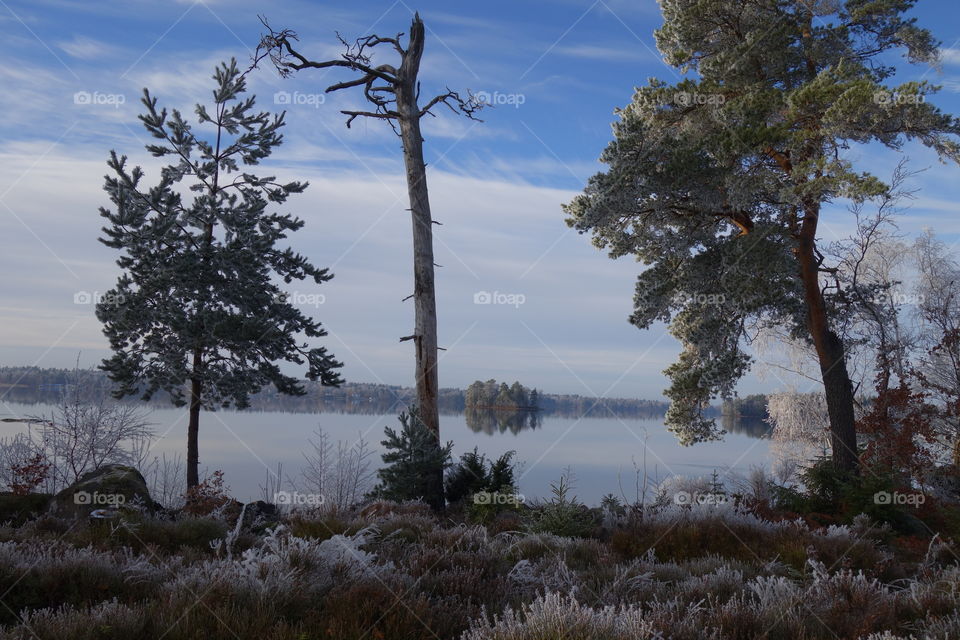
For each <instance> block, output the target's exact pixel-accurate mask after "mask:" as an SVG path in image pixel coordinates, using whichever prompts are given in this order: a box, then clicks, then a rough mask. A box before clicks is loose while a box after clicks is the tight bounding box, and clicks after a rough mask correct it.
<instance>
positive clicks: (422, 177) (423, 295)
mask: <svg viewBox="0 0 960 640" xmlns="http://www.w3.org/2000/svg"><path fill="white" fill-rule="evenodd" d="M423 45H424V27H423V22H422V21H421V20H420V17H419V16H417V17H416V18H414V21H413V23H412V24H411V26H410V43H409V46H408V47H407V51H406V53H405V54H404V56H403V62H402V63H401V66H400V69H399V70H398V73H397V78H398V81H399V82H398V84H397V87H396V99H397V113H399V114H400V117H399V118H398V121H399V126H400V138H401V141H402V144H403V163H404V166H405V168H406V174H407V193H408V195H409V198H410V217H411V220H412V222H413V304H414V334H413V342H414V347H415V349H416V365H415V378H416V384H417V406H418V409H419V411H420V418H421V420H422V421H423V424H424V425H425V426H426V427H427V428H428V429H429V430H430V431H431V432H432V433H433V434H434V436H435V438H436V443H437V446H440V414H439V410H438V408H437V394H438V390H439V382H438V380H439V376H438V373H437V302H436V293H435V286H434V259H433V218H432V216H431V213H430V198H429V193H428V190H427V168H426V164H425V163H424V161H423V136H422V135H421V133H420V116H421V114H420V107H419V106H418V104H417V74H418V73H419V70H420V59H421V57H422V56H423ZM434 485H435V486H434ZM431 488H432V490H433V491H432V493H433V495H432V496H428V497H427V499H428V502H429V503H430V505H431V506H432V507H434V508H435V509H441V510H442V509H443V507H444V497H443V469H438V470H437V474H435V477H433V478H432V480H431Z"/></svg>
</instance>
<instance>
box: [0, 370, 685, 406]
mask: <svg viewBox="0 0 960 640" xmlns="http://www.w3.org/2000/svg"><path fill="white" fill-rule="evenodd" d="M73 375H74V371H73V369H55V368H41V367H0V397H2V398H3V399H4V400H6V401H7V402H17V403H22V404H41V403H42V404H55V403H57V402H59V400H60V397H61V394H62V393H63V392H64V391H65V390H66V389H67V386H68V385H69V384H70V380H71V376H73ZM90 379H91V384H97V385H102V387H103V388H105V389H109V388H111V387H112V384H111V382H110V380H109V379H108V378H107V376H106V375H105V374H104V373H103V372H101V371H91V372H90ZM480 384H481V385H486V384H487V383H483V382H481V383H480ZM475 385H477V383H476V382H475V383H474V384H473V385H471V386H470V387H468V388H467V389H466V390H463V389H456V388H443V389H440V393H439V407H440V411H441V413H444V414H448V415H449V414H458V413H463V412H464V410H465V409H466V408H467V406H468V401H469V399H470V395H471V388H473V389H476V386H475ZM517 387H519V388H522V389H523V394H524V395H523V396H520V395H519V394H517V391H512V393H514V394H515V396H516V397H517V398H519V402H518V404H517V406H521V407H536V408H538V409H539V410H540V413H543V414H551V415H560V416H574V417H578V416H582V415H588V414H589V415H593V416H596V417H611V416H619V417H631V418H651V419H660V418H662V417H663V415H664V412H665V411H666V408H667V403H666V402H663V401H660V400H640V399H636V398H602V399H598V398H593V397H589V396H580V395H566V394H547V393H542V392H541V391H539V390H537V389H527V388H525V387H523V385H519V383H517V384H516V386H511V387H507V392H508V395H509V394H510V393H511V390H512V389H516V388H517ZM304 389H305V390H306V392H307V393H306V394H305V395H302V396H288V395H284V394H281V393H279V392H277V391H276V390H275V389H274V388H273V387H269V388H265V389H263V390H262V391H261V392H259V393H256V394H252V395H251V396H250V409H251V410H253V411H289V412H292V413H321V412H323V413H331V412H343V413H369V414H390V413H399V412H400V411H401V410H404V409H405V408H406V407H409V406H410V405H411V404H414V403H415V402H416V392H415V390H414V389H413V388H410V387H402V386H399V385H387V384H375V383H367V382H347V383H344V384H343V385H342V386H341V387H338V388H334V387H324V386H321V385H320V384H319V383H314V382H310V381H309V380H307V381H304ZM501 391H502V388H501V385H500V384H499V383H497V384H496V392H497V393H496V396H495V397H494V400H495V401H496V400H497V397H498V396H500V393H501ZM502 400H503V401H506V398H503V399H502ZM511 402H517V400H514V399H513V398H511ZM168 403H169V398H167V397H166V395H165V394H164V393H163V392H157V394H156V395H155V396H154V397H153V399H152V400H151V401H150V404H151V405H155V406H158V407H159V406H169V404H168ZM495 404H496V402H495Z"/></svg>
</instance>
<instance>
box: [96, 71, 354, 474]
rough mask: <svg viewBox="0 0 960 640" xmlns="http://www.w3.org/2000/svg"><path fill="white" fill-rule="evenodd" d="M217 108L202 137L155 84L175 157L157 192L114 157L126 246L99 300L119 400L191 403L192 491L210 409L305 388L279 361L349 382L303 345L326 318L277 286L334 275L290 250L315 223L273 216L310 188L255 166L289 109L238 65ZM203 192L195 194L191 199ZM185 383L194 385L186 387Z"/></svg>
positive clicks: (112, 237) (203, 115)
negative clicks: (289, 241)
mask: <svg viewBox="0 0 960 640" xmlns="http://www.w3.org/2000/svg"><path fill="white" fill-rule="evenodd" d="M213 79H214V81H215V83H216V84H215V88H214V91H213V105H212V110H209V111H208V109H207V108H206V107H204V106H202V105H197V107H196V115H197V122H198V124H200V125H208V127H206V129H205V130H204V131H203V132H202V133H201V132H200V131H198V130H197V129H195V128H194V127H193V126H191V125H190V124H188V123H187V122H186V121H185V120H184V119H183V117H182V115H181V114H180V112H179V111H177V110H176V109H174V110H172V111H171V112H169V113H168V112H167V110H166V109H160V110H158V109H157V99H156V98H154V97H153V96H151V95H150V92H149V91H148V90H146V89H144V94H143V99H142V102H143V105H144V107H145V108H146V113H145V114H143V115H141V116H140V120H141V122H143V125H144V127H145V128H146V129H147V131H148V132H149V133H150V134H151V135H152V136H153V137H154V138H157V139H158V140H160V141H161V142H160V143H158V144H151V145H147V150H148V151H149V152H150V153H151V154H152V155H153V156H154V157H158V158H164V157H168V156H169V157H172V159H173V162H172V163H171V164H169V165H168V166H166V167H164V168H163V169H162V170H161V172H160V179H159V182H158V183H157V185H156V186H154V187H150V188H144V187H143V186H142V185H141V181H142V179H143V177H144V172H143V170H142V169H141V168H140V167H139V166H138V167H134V168H133V169H132V170H128V169H127V157H126V156H117V154H116V152H114V151H111V152H110V160H109V161H108V163H107V164H108V165H109V167H110V168H111V169H112V170H113V172H114V174H115V175H113V176H107V177H106V183H105V186H104V189H105V190H106V191H107V193H108V194H109V196H110V200H111V202H113V204H114V210H112V211H111V210H108V209H104V208H101V209H100V215H101V216H103V217H104V218H106V219H107V221H108V222H109V226H107V227H104V228H103V232H104V234H105V237H103V238H101V239H100V240H101V242H103V243H104V244H105V245H107V246H108V247H111V248H114V249H118V250H119V251H121V252H122V255H121V257H120V258H119V259H118V260H117V264H118V265H119V266H120V268H121V269H122V270H123V273H122V274H121V275H120V277H119V279H118V280H117V284H116V286H115V287H114V288H113V289H112V290H110V291H109V292H108V293H107V294H106V295H104V297H103V299H102V300H101V301H100V302H99V303H98V304H97V309H96V312H97V317H98V318H99V319H100V321H101V322H103V331H104V334H105V335H106V337H107V338H108V339H109V341H110V347H111V349H112V350H113V352H114V353H113V356H112V357H111V358H109V359H106V360H104V361H103V364H102V365H101V368H102V369H104V370H105V371H106V372H107V373H108V375H109V376H110V378H111V379H112V380H113V381H114V382H115V383H116V384H117V389H116V392H115V395H116V396H117V397H118V398H119V397H123V396H127V395H132V394H137V393H140V394H142V397H143V399H144V400H149V399H150V397H151V396H152V395H153V394H154V393H156V392H157V391H159V390H164V391H166V392H168V393H169V394H170V396H171V398H172V400H173V402H174V404H175V405H177V406H183V405H184V404H189V407H190V409H189V411H190V420H189V424H188V427H187V486H188V488H190V487H195V486H196V485H197V484H198V482H199V476H198V468H199V450H198V432H199V423H200V410H201V408H205V409H208V410H214V409H216V408H217V407H229V406H231V405H234V406H236V407H238V408H245V407H247V406H248V404H249V396H250V394H252V393H256V392H257V391H259V390H260V389H261V388H263V387H264V386H266V385H269V384H273V385H274V386H275V387H276V389H277V391H279V392H281V393H284V394H289V395H302V394H303V393H304V389H303V386H302V384H301V383H300V382H299V381H298V379H297V378H295V377H292V376H289V375H285V374H283V373H281V371H280V367H279V366H278V364H277V363H278V362H289V363H294V364H304V363H305V364H306V365H307V372H306V377H307V378H308V379H310V380H319V381H320V382H321V383H322V384H324V385H334V386H336V385H338V384H340V382H341V379H340V376H339V374H338V373H337V371H336V370H337V369H338V368H339V367H341V366H342V365H341V364H340V363H339V362H337V361H336V360H335V359H334V358H333V357H332V356H331V355H330V354H328V353H327V350H326V349H325V348H323V347H313V348H311V347H310V346H309V345H308V344H306V343H305V342H302V341H301V338H300V337H299V336H300V335H301V334H302V335H304V336H306V337H309V338H319V337H323V336H325V335H327V333H326V331H325V330H324V329H323V328H322V327H321V325H320V323H319V322H315V321H314V320H312V319H310V318H308V317H306V316H304V315H303V314H302V313H301V312H300V311H299V310H298V309H296V308H295V307H294V306H293V305H291V304H290V302H289V300H288V294H286V293H284V292H283V291H282V290H281V289H280V287H279V286H278V285H277V284H276V282H278V281H283V282H284V283H290V282H292V281H293V280H304V279H307V278H309V279H310V280H312V281H313V282H315V283H317V284H322V283H324V282H326V281H328V280H330V279H331V278H332V277H333V275H332V274H330V273H329V272H328V271H327V270H326V269H319V268H317V267H315V266H313V265H312V264H310V262H309V261H308V260H307V259H306V258H305V257H303V256H302V255H300V254H298V253H295V252H294V251H293V250H292V249H290V248H280V247H277V243H278V242H279V241H281V240H283V239H284V238H286V237H287V234H288V233H289V232H293V231H296V230H298V229H300V228H301V227H302V226H303V224H304V223H303V221H302V220H300V219H298V218H295V217H293V216H291V215H289V214H280V213H271V212H268V210H267V209H268V206H269V205H282V204H283V203H284V202H286V200H287V198H288V197H289V196H290V195H291V194H295V193H300V192H302V191H303V190H304V189H305V188H306V186H307V185H306V183H301V182H289V183H286V184H281V183H278V182H276V181H275V178H273V177H265V178H260V177H257V176H255V175H252V174H250V173H246V172H245V171H241V166H248V165H255V164H258V163H259V162H260V160H262V159H264V158H267V157H268V156H269V155H270V154H271V153H272V151H273V149H274V148H275V147H277V146H279V145H280V144H281V142H282V140H283V136H282V135H281V134H280V129H281V128H282V127H283V126H284V122H283V114H279V115H273V114H270V113H268V112H265V111H260V112H256V111H253V107H254V103H255V99H254V97H253V96H251V97H246V98H244V97H242V95H243V93H244V92H245V91H246V83H245V80H244V74H242V73H241V72H240V71H239V70H238V69H237V64H236V61H235V60H231V61H230V64H221V65H220V66H218V67H217V69H216V71H215V72H214V75H213ZM187 189H189V190H190V191H192V192H193V193H194V194H195V195H194V197H193V199H192V201H190V202H184V201H183V194H184V193H185V192H186V190H187ZM185 387H187V388H186V389H185Z"/></svg>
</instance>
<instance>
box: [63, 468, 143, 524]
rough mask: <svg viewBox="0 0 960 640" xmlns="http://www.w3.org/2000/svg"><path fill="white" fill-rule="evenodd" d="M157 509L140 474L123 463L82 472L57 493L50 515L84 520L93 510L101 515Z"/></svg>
mask: <svg viewBox="0 0 960 640" xmlns="http://www.w3.org/2000/svg"><path fill="white" fill-rule="evenodd" d="M157 506H158V505H157V504H156V503H155V502H154V501H153V499H152V498H151V497H150V491H149V490H148V489H147V482H146V480H144V479H143V476H142V475H141V474H140V472H139V471H137V470H136V469H134V468H133V467H128V466H126V465H122V464H108V465H104V466H102V467H100V468H99V469H95V470H94V471H90V472H88V473H85V474H84V475H82V476H80V479H79V480H77V481H76V482H74V483H73V484H72V485H70V486H69V487H67V488H66V489H64V490H63V491H61V492H60V493H58V494H56V495H55V496H54V497H53V500H52V501H51V503H50V512H51V513H53V514H55V515H58V516H62V517H73V518H87V517H89V516H90V514H91V513H92V512H94V511H97V512H98V513H99V514H100V515H101V516H102V515H103V514H104V513H111V512H119V511H121V510H123V509H145V510H146V511H147V512H149V513H153V512H154V511H156V509H157Z"/></svg>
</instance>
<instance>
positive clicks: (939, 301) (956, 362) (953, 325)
mask: <svg viewBox="0 0 960 640" xmlns="http://www.w3.org/2000/svg"><path fill="white" fill-rule="evenodd" d="M914 252H915V256H916V260H917V267H918V271H919V275H920V277H919V282H918V284H917V288H916V298H917V311H916V314H917V320H918V322H919V325H920V331H918V335H919V336H920V343H921V344H920V346H921V349H920V355H919V358H918V365H917V369H918V370H919V371H918V373H919V374H920V377H921V380H922V382H923V386H924V389H925V390H926V391H928V392H929V393H930V394H931V395H932V398H933V400H934V401H935V402H936V404H937V406H938V409H939V413H940V417H939V420H940V432H941V435H942V437H943V438H944V441H945V444H947V445H948V447H949V448H950V450H951V458H952V461H953V463H954V464H956V465H960V263H958V262H957V260H956V258H955V257H954V256H953V255H951V253H950V250H949V248H948V247H947V246H945V245H944V244H943V243H942V242H940V241H939V240H937V238H936V236H934V235H933V233H932V232H930V231H928V232H926V233H925V234H923V235H922V236H921V237H920V238H918V239H917V241H916V244H915V245H914Z"/></svg>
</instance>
